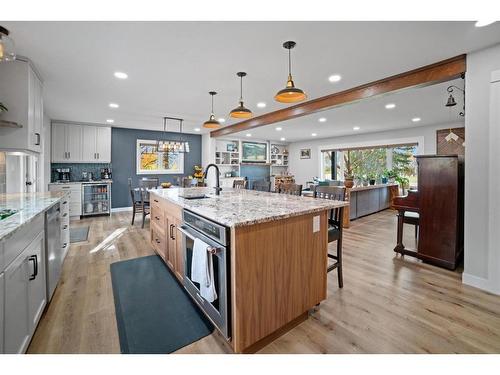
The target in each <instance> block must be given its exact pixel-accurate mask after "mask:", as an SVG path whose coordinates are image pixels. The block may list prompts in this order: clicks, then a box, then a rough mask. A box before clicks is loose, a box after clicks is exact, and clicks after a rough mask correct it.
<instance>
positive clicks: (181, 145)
mask: <svg viewBox="0 0 500 375" xmlns="http://www.w3.org/2000/svg"><path fill="white" fill-rule="evenodd" d="M167 120H175V121H179V139H178V140H170V139H168V138H167V137H168V136H169V135H167ZM183 121H184V120H183V119H181V118H177V117H167V116H165V117H163V132H162V137H161V139H158V140H157V141H156V152H163V153H167V154H168V153H171V152H177V153H179V152H180V153H188V152H189V142H188V141H185V140H184V135H183V133H182V122H183Z"/></svg>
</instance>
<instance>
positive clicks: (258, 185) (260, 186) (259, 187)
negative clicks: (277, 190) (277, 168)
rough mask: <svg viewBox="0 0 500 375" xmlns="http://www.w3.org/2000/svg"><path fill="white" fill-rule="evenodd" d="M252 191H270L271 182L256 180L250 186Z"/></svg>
mask: <svg viewBox="0 0 500 375" xmlns="http://www.w3.org/2000/svg"><path fill="white" fill-rule="evenodd" d="M252 190H255V191H267V192H270V191H271V181H265V180H257V181H254V182H253V184H252Z"/></svg>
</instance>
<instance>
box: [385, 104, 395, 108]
mask: <svg viewBox="0 0 500 375" xmlns="http://www.w3.org/2000/svg"><path fill="white" fill-rule="evenodd" d="M385 108H386V109H393V108H396V104H394V103H388V104H386V105H385Z"/></svg>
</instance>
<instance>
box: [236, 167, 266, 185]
mask: <svg viewBox="0 0 500 375" xmlns="http://www.w3.org/2000/svg"><path fill="white" fill-rule="evenodd" d="M270 172H271V171H270V168H269V166H268V165H254V164H253V165H245V164H242V165H241V167H240V176H241V177H246V178H247V180H248V188H249V189H251V188H252V186H253V182H254V181H257V180H265V181H269V178H270Z"/></svg>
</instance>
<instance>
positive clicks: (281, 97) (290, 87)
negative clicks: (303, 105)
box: [274, 41, 307, 103]
mask: <svg viewBox="0 0 500 375" xmlns="http://www.w3.org/2000/svg"><path fill="white" fill-rule="evenodd" d="M295 45H296V43H295V42H293V41H288V42H285V43H283V48H285V49H287V50H288V80H287V82H286V87H285V88H284V89H283V90H280V91H278V93H277V94H276V96H275V97H274V99H275V100H276V101H278V102H280V103H296V102H301V101H303V100H304V99H307V95H306V94H305V93H304V91H302V90H301V89H299V88H297V87H295V84H294V83H293V79H292V57H291V49H292V48H293V47H295Z"/></svg>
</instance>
